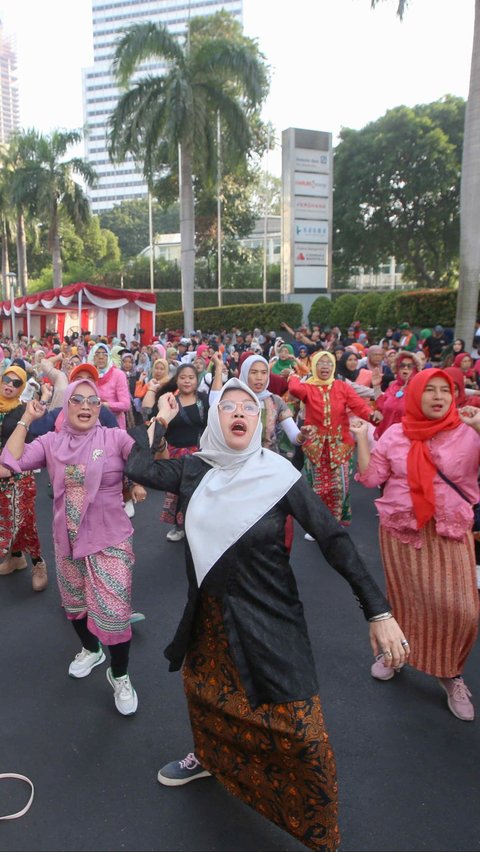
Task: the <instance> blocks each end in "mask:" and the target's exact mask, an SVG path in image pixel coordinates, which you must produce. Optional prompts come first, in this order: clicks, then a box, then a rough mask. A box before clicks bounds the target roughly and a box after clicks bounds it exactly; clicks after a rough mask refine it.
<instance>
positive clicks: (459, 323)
mask: <svg viewBox="0 0 480 852" xmlns="http://www.w3.org/2000/svg"><path fill="white" fill-rule="evenodd" d="M379 2H380V0H371V4H372V7H375V6H376V5H377V4H378V3H379ZM408 2H409V0H398V7H397V14H398V15H399V16H400V18H402V17H403V14H404V12H405V9H406V7H407V5H408ZM474 2H475V23H474V29H473V49H472V63H471V67H470V86H469V92H468V101H467V108H466V111H465V131H464V136H463V155H462V175H461V181H460V278H459V284H458V295H457V314H456V319H455V337H460V338H462V340H465V341H466V345H467V347H468V348H469V347H470V344H471V342H472V341H473V335H474V328H475V320H476V318H477V312H478V294H479V288H480V239H479V229H480V141H479V140H480V0H474Z"/></svg>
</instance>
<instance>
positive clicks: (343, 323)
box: [330, 293, 359, 329]
mask: <svg viewBox="0 0 480 852" xmlns="http://www.w3.org/2000/svg"><path fill="white" fill-rule="evenodd" d="M358 299H359V297H358V295H355V294H354V293H345V294H344V295H342V296H339V297H338V299H335V301H334V303H333V307H332V312H331V314H330V324H331V325H338V326H339V328H341V329H347V328H348V327H349V326H351V324H352V322H353V321H354V319H355V311H356V310H357V305H358Z"/></svg>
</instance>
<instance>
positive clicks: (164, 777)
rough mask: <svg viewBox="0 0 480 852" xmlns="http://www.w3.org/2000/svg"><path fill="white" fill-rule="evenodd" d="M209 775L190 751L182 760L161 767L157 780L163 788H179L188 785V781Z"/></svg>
mask: <svg viewBox="0 0 480 852" xmlns="http://www.w3.org/2000/svg"><path fill="white" fill-rule="evenodd" d="M211 774H212V773H211V772H208V771H207V770H206V769H204V768H203V766H202V765H201V764H200V763H199V762H198V760H197V758H196V757H195V755H194V753H193V751H191V752H190V754H187V756H186V757H184V758H183V760H172V762H171V763H167V764H166V766H162V768H161V769H160V771H159V773H158V775H157V779H158V781H159V782H160V784H164V785H165V787H180V786H181V785H182V784H188V783H189V781H195V780H196V779H197V778H208V776H209V775H211Z"/></svg>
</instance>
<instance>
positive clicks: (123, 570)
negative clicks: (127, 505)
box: [0, 379, 144, 716]
mask: <svg viewBox="0 0 480 852" xmlns="http://www.w3.org/2000/svg"><path fill="white" fill-rule="evenodd" d="M100 405H101V400H100V398H99V396H98V394H97V388H96V386H95V385H94V384H93V382H91V381H90V380H87V379H81V380H80V381H77V382H73V383H72V384H70V385H69V386H68V388H67V390H66V391H65V396H64V403H63V422H62V425H61V427H60V429H59V431H58V432H48V433H47V434H46V435H41V436H40V437H38V438H35V440H33V441H32V442H31V443H29V444H25V439H26V437H27V435H28V434H29V430H30V425H31V423H32V422H33V421H34V420H37V419H39V418H40V417H42V416H43V411H44V409H43V408H42V406H41V405H40V403H38V402H29V403H28V404H27V408H26V411H25V413H24V414H23V417H22V420H21V421H19V422H18V424H17V425H16V428H15V429H14V430H13V432H12V434H11V435H10V438H9V440H8V441H7V444H6V447H5V449H4V450H3V453H2V456H1V457H0V462H1V463H2V464H4V465H6V466H7V467H8V468H10V469H11V470H12V471H14V473H16V474H17V473H20V472H21V471H24V470H30V469H31V468H38V467H46V468H47V469H48V472H49V474H50V479H51V482H52V488H53V495H54V504H53V539H54V545H55V557H56V564H57V579H58V585H59V589H60V596H61V600H62V605H63V608H64V610H65V613H66V616H67V618H68V619H69V620H70V621H71V622H72V624H73V627H74V629H75V632H76V633H77V635H78V637H79V639H80V641H81V643H82V649H81V651H80V653H78V654H77V655H76V657H75V659H74V660H73V661H72V663H71V664H70V666H69V669H68V673H69V675H70V676H71V677H74V678H84V677H87V675H89V674H90V673H91V671H92V670H93V669H94V668H95V667H96V666H98V665H100V664H101V663H103V662H104V660H105V654H104V652H103V645H107V646H108V647H109V650H110V659H111V664H110V668H109V669H107V680H108V682H109V683H110V685H111V687H112V688H113V690H114V700H115V706H116V708H117V710H118V711H119V713H121V714H122V715H124V716H128V715H131V714H132V713H135V711H136V709H137V705H138V699H137V694H136V692H135V690H134V688H133V686H132V683H131V681H130V678H129V676H128V658H129V649H130V641H131V636H132V630H131V626H130V614H131V584H132V569H133V564H134V555H133V550H132V533H133V529H132V525H131V523H130V520H129V518H128V517H127V515H126V513H125V511H124V509H123V500H122V484H123V471H124V466H125V460H126V458H127V457H128V454H129V452H130V449H131V447H132V445H133V439H132V438H130V436H129V435H128V434H127V432H126V431H125V430H123V429H108V428H106V427H103V426H100V425H99V422H98V417H99V411H100ZM134 488H135V486H134ZM135 497H136V495H135ZM138 499H139V500H143V499H144V492H143V489H141V491H140V492H139V496H138Z"/></svg>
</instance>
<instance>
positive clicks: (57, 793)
mask: <svg viewBox="0 0 480 852" xmlns="http://www.w3.org/2000/svg"><path fill="white" fill-rule="evenodd" d="M37 481H38V486H39V494H38V500H37V504H38V518H39V528H40V534H41V539H42V543H43V545H44V556H45V558H46V560H47V563H48V565H49V568H50V576H51V583H50V585H49V587H48V589H47V590H46V591H45V592H43V593H41V594H34V593H33V592H32V591H31V588H30V578H29V569H28V570H26V571H23V572H17V573H16V574H14V575H11V576H8V577H0V589H1V594H0V617H1V620H0V625H1V626H0V637H1V645H0V647H1V655H2V670H1V671H2V685H1V692H0V696H1V699H0V772H20V773H23V774H25V775H28V776H29V777H30V778H31V779H32V780H33V782H34V784H35V788H36V795H35V800H34V803H33V806H32V808H31V810H30V812H29V813H28V814H27V815H26V816H24V817H23V818H22V819H20V820H17V821H12V822H2V823H0V849H1V850H8V852H14V850H51V852H56V850H123V849H124V850H130V852H137V851H138V852H143V850H201V852H217V850H229V852H235V850H245V852H256V850H270V851H271V852H277V850H278V851H279V850H292V851H293V850H300V849H304V847H303V846H301V845H300V844H298V843H296V842H295V841H294V840H293V839H292V838H290V837H289V835H287V834H285V833H284V832H282V831H281V830H280V829H277V828H276V827H275V826H273V825H271V824H270V823H268V822H267V821H266V820H264V819H263V818H262V817H260V816H259V815H257V814H255V813H254V812H253V811H251V810H250V809H249V808H248V807H246V806H245V805H243V804H242V803H241V802H239V801H237V800H236V799H234V798H233V797H231V796H230V795H229V794H228V793H227V792H226V791H225V790H224V789H223V788H222V787H221V785H220V784H218V783H217V782H215V781H214V780H213V779H211V778H208V779H202V780H199V781H197V782H195V783H191V784H189V785H188V786H185V787H181V788H176V789H171V788H165V787H161V786H160V785H159V784H158V782H157V780H156V773H157V770H158V768H159V767H160V766H162V765H163V764H164V763H166V762H167V761H169V760H171V759H174V758H179V757H182V756H184V755H185V754H186V752H187V751H190V750H191V736H190V730H189V723H188V717H187V710H186V704H185V700H184V697H183V691H182V683H181V677H180V675H179V674H169V673H168V671H167V663H166V660H165V659H164V657H163V653H162V651H163V648H164V647H165V645H166V644H167V643H168V641H169V640H170V638H171V636H172V634H173V631H174V629H175V627H176V624H177V622H178V620H179V617H180V614H181V612H182V609H183V605H184V600H185V589H186V583H185V578H184V568H183V544H172V543H169V542H167V541H166V540H165V533H166V532H167V527H166V526H165V525H163V524H160V523H159V521H158V517H159V512H160V506H161V502H162V495H160V494H155V493H151V494H150V495H149V498H148V500H147V502H146V503H145V504H143V505H142V506H141V507H140V508H138V509H137V514H136V517H135V519H134V524H135V529H136V533H135V551H136V554H137V564H136V569H135V571H136V573H135V580H134V605H135V608H137V609H141V610H143V611H144V612H145V613H146V616H147V620H146V621H145V622H143V623H141V624H138V625H136V626H135V628H134V634H135V635H134V642H133V644H132V653H131V664H130V674H131V677H132V680H133V682H134V684H135V687H136V689H137V692H138V696H139V709H138V712H137V714H136V715H135V716H134V717H129V718H125V717H121V716H120V715H119V714H118V713H117V712H116V710H115V708H114V704H113V697H112V691H111V688H110V686H109V685H108V683H107V681H106V678H105V666H99V667H98V668H96V669H95V670H94V671H93V672H92V674H91V675H90V677H88V678H86V679H84V680H80V681H75V680H72V679H71V678H69V677H68V675H67V669H68V664H69V662H70V661H71V659H73V657H74V655H75V653H76V652H77V651H78V650H79V648H78V641H77V639H76V636H75V634H74V631H73V629H72V627H71V626H70V625H69V624H68V623H67V622H66V620H65V618H64V617H63V614H62V609H61V607H60V603H59V595H58V591H57V588H56V584H55V580H54V570H53V566H54V560H53V551H52V539H51V533H50V523H51V501H50V500H49V499H48V497H47V495H46V477H45V473H42V474H41V475H40V476H38V478H37ZM374 496H375V495H374V494H373V493H372V492H367V491H366V490H364V489H362V488H361V487H360V486H354V494H353V510H354V521H353V524H352V528H351V531H352V536H353V538H354V540H355V542H356V543H357V546H358V547H359V549H360V551H361V552H362V554H363V556H364V557H365V559H366V560H367V563H368V565H369V566H370V568H371V570H372V571H373V572H374V574H375V575H376V576H377V578H378V579H379V580H380V582H382V574H381V570H380V563H379V554H378V545H377V523H376V517H375V510H374V506H373V502H372V500H373V497H374ZM292 561H293V564H294V566H295V571H296V575H297V579H298V584H299V587H300V593H301V597H302V599H303V601H304V603H305V610H306V616H307V622H308V624H309V630H310V636H311V640H312V645H313V647H314V651H315V656H316V661H317V667H318V674H319V680H320V684H321V686H320V694H321V698H322V702H323V708H324V712H325V717H326V722H327V727H328V730H329V733H330V737H331V741H332V744H333V747H334V749H335V753H336V758H337V766H338V777H339V787H340V827H341V832H342V839H343V842H342V847H341V848H342V850H344V852H347V850H357V852H359V851H360V850H372V851H373V850H395V851H396V850H408V852H413V850H435V852H450V851H451V852H454V850H455V852H463V850H465V852H467V850H468V852H470V850H476V849H480V820H479V818H478V803H479V802H480V667H479V662H480V654H479V651H478V646H477V648H475V650H474V652H473V653H472V655H471V657H470V659H469V661H468V664H467V668H466V672H465V676H466V678H465V679H466V681H467V683H468V685H469V686H470V688H471V691H472V693H473V695H474V698H475V696H476V698H477V707H478V715H479V719H478V721H477V722H474V723H473V724H472V723H465V722H460V721H458V720H457V719H455V718H454V717H453V716H452V715H451V713H450V712H449V711H448V709H447V706H446V702H445V697H444V694H443V692H442V690H441V689H440V687H439V686H438V684H437V683H436V682H435V681H434V679H433V678H429V677H426V676H424V675H422V674H420V673H418V672H415V671H413V670H411V669H410V670H407V671H405V672H403V673H402V674H401V675H400V676H399V677H397V678H395V679H394V680H393V681H390V682H388V683H379V682H378V681H374V680H373V679H372V678H371V676H370V674H369V666H370V662H371V655H370V649H369V644H368V640H367V628H366V625H365V622H364V619H363V616H362V614H361V612H360V611H359V610H358V607H357V605H356V602H355V600H354V598H353V597H352V595H351V592H350V589H349V588H348V586H347V585H346V584H345V583H344V581H342V580H341V578H339V577H338V576H337V575H336V574H335V572H333V571H332V570H331V569H329V568H328V566H327V565H326V564H325V563H324V560H323V558H322V556H321V554H320V551H319V549H318V547H317V545H316V544H314V543H313V544H312V543H308V542H305V541H304V539H303V533H302V531H301V529H300V528H298V529H297V530H296V534H295V544H294V549H293V556H292ZM26 797H27V790H26V787H24V786H23V785H21V784H20V782H8V783H7V782H3V781H2V782H0V813H1V814H4V813H6V812H10V811H11V810H16V809H18V808H20V807H22V805H23V803H24V802H25V801H26Z"/></svg>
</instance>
